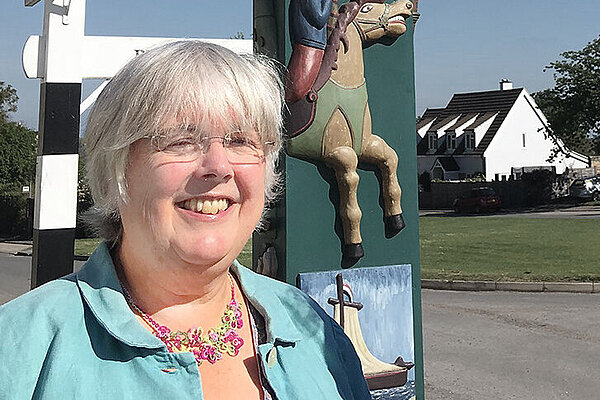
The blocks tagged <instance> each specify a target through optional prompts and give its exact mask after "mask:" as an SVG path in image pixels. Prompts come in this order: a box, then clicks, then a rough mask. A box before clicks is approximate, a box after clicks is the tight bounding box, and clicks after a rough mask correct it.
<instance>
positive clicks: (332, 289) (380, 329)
mask: <svg viewBox="0 0 600 400" xmlns="http://www.w3.org/2000/svg"><path fill="white" fill-rule="evenodd" d="M338 273H339V271H328V272H315V273H301V274H299V276H298V285H299V287H300V289H301V290H303V291H304V292H305V293H307V294H308V295H310V296H311V297H312V298H313V299H314V300H315V301H316V302H317V303H318V304H319V305H320V306H321V307H322V308H323V309H324V310H325V311H326V312H327V313H328V314H329V315H330V316H331V317H334V306H332V305H331V304H329V303H328V299H330V298H336V296H337V295H336V275H337V274H338ZM342 275H343V279H344V282H345V283H347V284H348V285H349V286H350V288H351V290H352V293H353V301H354V302H358V303H361V304H362V305H363V308H362V309H361V310H360V311H358V320H359V325H360V331H361V332H362V337H363V338H364V342H365V344H366V346H367V348H368V351H369V352H370V353H371V354H372V355H373V356H374V357H375V358H377V359H378V360H379V361H382V362H385V363H390V364H393V363H394V361H395V360H396V358H397V357H398V356H401V357H402V358H403V359H404V360H405V361H413V362H414V360H415V357H414V354H415V350H414V332H413V306H412V301H413V299H412V297H413V292H412V273H411V266H410V265H406V264H405V265H392V266H381V267H367V268H355V269H350V270H346V271H343V272H342ZM345 308H346V309H349V308H350V307H348V306H347V307H345ZM348 314H349V315H348V316H346V317H345V319H346V321H345V326H346V332H347V333H348V334H349V336H352V333H349V332H348V330H349V328H348V326H349V321H348V318H352V314H350V313H348ZM353 342H354V340H353ZM355 347H357V346H356V344H355ZM357 352H359V353H360V351H359V350H358V349H357ZM363 369H364V362H363ZM414 380H415V375H414V369H411V370H409V371H408V381H407V383H406V385H404V387H398V388H393V389H386V390H378V391H374V392H373V395H374V398H378V399H410V398H412V397H413V396H414Z"/></svg>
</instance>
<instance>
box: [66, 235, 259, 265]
mask: <svg viewBox="0 0 600 400" xmlns="http://www.w3.org/2000/svg"><path fill="white" fill-rule="evenodd" d="M98 243H100V239H77V240H75V254H76V255H81V256H89V255H90V254H92V253H93V252H94V250H95V249H96V247H97V246H98ZM238 261H239V262H240V263H242V264H243V265H245V266H247V267H251V266H252V239H250V240H248V242H247V243H246V245H245V246H244V248H243V249H242V252H241V253H240V255H239V256H238Z"/></svg>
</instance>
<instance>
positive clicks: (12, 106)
mask: <svg viewBox="0 0 600 400" xmlns="http://www.w3.org/2000/svg"><path fill="white" fill-rule="evenodd" d="M18 101H19V96H17V90H16V89H15V88H13V87H12V86H10V85H7V84H6V83H4V82H0V122H4V121H8V113H9V112H16V111H17V102H18Z"/></svg>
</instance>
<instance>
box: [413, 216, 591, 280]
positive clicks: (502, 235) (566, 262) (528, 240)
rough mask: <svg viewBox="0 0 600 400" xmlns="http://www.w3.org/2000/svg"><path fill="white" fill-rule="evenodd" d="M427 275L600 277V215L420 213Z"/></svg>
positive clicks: (452, 276) (480, 277)
mask: <svg viewBox="0 0 600 400" xmlns="http://www.w3.org/2000/svg"><path fill="white" fill-rule="evenodd" d="M420 234H421V273H422V277H423V278H427V279H452V280H462V279H475V280H492V281H498V280H503V281H580V282H589V281H600V220H598V219H558V218H557V219H533V218H494V217H454V218H440V217H423V218H421V219H420Z"/></svg>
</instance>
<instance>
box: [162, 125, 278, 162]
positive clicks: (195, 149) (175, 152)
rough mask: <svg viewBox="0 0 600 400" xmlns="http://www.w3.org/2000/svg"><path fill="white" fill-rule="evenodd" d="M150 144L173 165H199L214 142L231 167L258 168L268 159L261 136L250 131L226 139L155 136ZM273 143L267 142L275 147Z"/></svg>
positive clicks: (200, 136)
mask: <svg viewBox="0 0 600 400" xmlns="http://www.w3.org/2000/svg"><path fill="white" fill-rule="evenodd" d="M150 139H151V142H152V144H153V146H154V148H155V150H156V151H157V152H160V153H162V154H163V155H164V156H165V157H169V158H170V159H172V160H173V161H178V162H191V161H196V160H198V159H199V158H200V157H202V156H203V155H205V154H206V152H207V151H208V148H209V147H210V145H211V143H212V142H213V141H215V140H216V141H219V142H221V144H222V146H223V149H224V150H225V156H226V157H227V161H229V163H230V164H259V163H260V162H262V161H263V160H264V159H265V154H264V149H263V144H261V141H260V138H259V136H258V134H256V133H255V132H248V131H235V132H230V133H227V134H225V135H224V136H202V135H199V136H198V135H190V132H188V131H184V132H180V133H179V134H178V133H175V134H169V135H154V136H152V137H151V138H150ZM274 144H275V143H274V142H265V143H264V146H272V145H274Z"/></svg>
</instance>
